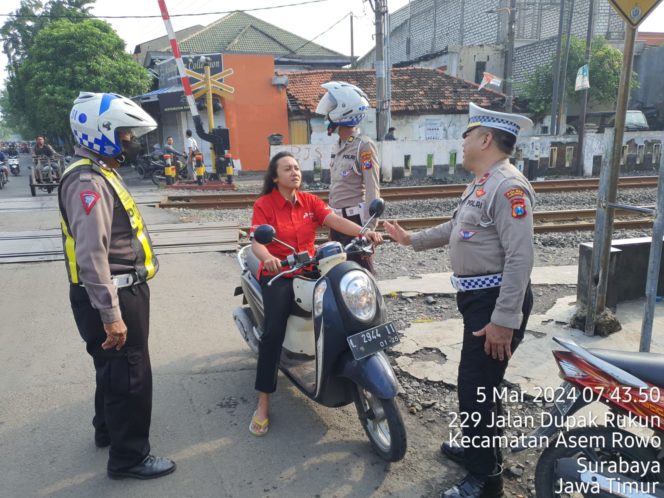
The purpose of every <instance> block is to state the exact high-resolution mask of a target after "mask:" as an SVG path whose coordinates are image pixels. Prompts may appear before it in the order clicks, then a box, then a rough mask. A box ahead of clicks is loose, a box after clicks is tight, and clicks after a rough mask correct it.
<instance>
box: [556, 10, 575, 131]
mask: <svg viewBox="0 0 664 498" xmlns="http://www.w3.org/2000/svg"><path fill="white" fill-rule="evenodd" d="M573 14H574V0H572V3H571V4H570V8H569V15H568V16H567V38H566V39H565V60H564V61H563V64H562V67H561V68H560V69H561V73H562V74H561V76H560V83H559V85H558V91H559V93H560V103H559V105H560V109H558V116H557V119H556V135H558V134H559V133H560V125H561V124H562V120H563V112H564V111H565V101H566V98H565V97H566V95H567V92H566V91H565V90H566V89H567V61H568V59H569V44H570V40H571V39H572V15H573Z"/></svg>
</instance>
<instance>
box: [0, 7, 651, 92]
mask: <svg viewBox="0 0 664 498" xmlns="http://www.w3.org/2000/svg"><path fill="white" fill-rule="evenodd" d="M302 1H306V0H224V1H223V2H220V1H215V0H166V6H167V8H168V10H169V13H170V15H171V16H174V15H176V14H191V13H198V14H201V13H206V12H220V11H222V10H223V11H231V10H236V9H237V10H246V9H252V8H257V7H266V6H276V5H285V4H295V3H301V2H302ZM408 1H409V0H388V9H389V11H390V12H393V11H395V10H397V9H399V8H401V7H403V6H404V5H407V4H408ZM498 1H499V0H496V3H498ZM601 1H608V0H601ZM20 3H21V2H20V0H2V2H0V14H10V13H12V12H14V11H15V10H16V9H17V8H18V6H19V5H20ZM349 12H352V13H353V14H354V16H355V21H354V23H355V26H354V45H355V55H356V56H362V55H364V54H365V53H367V52H368V51H369V50H371V48H372V47H373V45H374V40H373V35H374V32H375V28H374V25H373V19H374V14H373V11H372V10H371V7H370V5H369V3H368V2H367V1H366V0H325V1H323V2H320V3H314V4H310V5H301V6H291V7H284V8H278V9H271V10H258V11H253V12H252V11H249V14H251V15H253V16H256V17H258V18H260V19H263V20H264V21H267V22H269V23H272V24H274V25H275V26H278V27H280V28H282V29H285V30H287V31H290V32H292V33H294V34H296V35H299V36H301V37H302V38H304V39H307V40H311V39H312V38H314V37H316V36H318V35H319V34H321V33H323V32H324V31H326V30H328V29H329V28H330V27H331V26H333V25H334V24H335V23H336V22H337V21H339V20H340V19H341V18H342V17H344V16H345V15H346V14H348V13H349ZM92 13H93V14H94V15H96V16H120V15H129V16H131V15H157V16H159V6H158V3H157V0H97V2H96V4H95V7H94V8H93V10H92ZM223 15H225V14H213V15H206V16H203V15H197V16H193V15H187V16H186V17H174V18H173V19H172V22H173V27H174V29H175V30H176V31H177V30H179V29H183V28H186V27H189V26H193V25H196V24H202V25H204V26H205V25H207V24H210V23H211V22H213V21H215V20H217V19H219V18H220V17H223ZM6 19H7V18H6V17H0V25H1V24H3V23H4V22H5V21H6ZM106 21H107V22H109V23H110V24H111V25H112V26H113V28H114V29H115V31H116V32H117V33H118V35H119V36H120V37H121V38H122V39H123V40H125V42H126V45H127V51H128V52H133V50H134V47H135V46H136V45H137V44H139V43H142V42H145V41H148V40H151V39H154V38H158V37H160V36H163V35H165V34H166V30H165V27H164V23H163V21H162V19H161V17H157V18H153V19H106ZM639 30H640V31H660V32H661V31H664V2H663V3H661V4H660V5H659V6H658V7H657V8H656V9H655V11H653V12H652V13H651V14H650V16H649V17H648V18H647V19H646V20H645V21H644V22H643V24H641V26H640V27H639ZM315 42H316V43H318V44H320V45H323V46H325V47H327V48H329V49H332V50H335V51H337V52H340V53H342V54H346V55H350V21H349V20H348V19H345V20H343V21H342V22H341V23H339V24H337V25H336V26H334V27H332V28H331V29H330V30H329V31H328V32H327V33H325V34H323V35H322V36H320V37H319V38H317V39H316V40H315ZM6 63H7V60H6V58H5V56H4V54H0V76H1V78H0V79H2V80H4V78H5V72H4V68H5V65H6Z"/></svg>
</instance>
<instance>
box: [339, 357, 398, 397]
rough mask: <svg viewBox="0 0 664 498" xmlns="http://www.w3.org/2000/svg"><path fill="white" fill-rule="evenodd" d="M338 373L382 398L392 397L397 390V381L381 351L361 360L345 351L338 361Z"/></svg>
mask: <svg viewBox="0 0 664 498" xmlns="http://www.w3.org/2000/svg"><path fill="white" fill-rule="evenodd" d="M338 375H339V377H345V378H347V379H349V380H351V381H352V382H354V383H355V384H357V385H358V386H360V387H361V388H362V389H364V390H365V391H368V392H370V393H372V394H374V395H375V396H377V397H379V398H382V399H391V398H394V397H395V396H396V395H397V393H398V391H399V382H398V381H397V378H396V376H395V375H394V371H393V370H392V367H391V366H390V362H389V360H388V359H387V356H385V353H383V352H380V353H376V354H373V355H371V356H367V357H366V358H362V359H361V360H356V359H355V358H353V355H352V353H351V352H350V351H347V352H345V353H344V354H343V355H342V357H341V361H340V362H339V373H338Z"/></svg>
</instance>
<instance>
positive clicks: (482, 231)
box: [384, 103, 535, 498]
mask: <svg viewBox="0 0 664 498" xmlns="http://www.w3.org/2000/svg"><path fill="white" fill-rule="evenodd" d="M469 114H470V119H469V123H468V127H467V129H466V131H465V132H464V134H463V138H464V142H463V153H464V157H463V166H464V168H466V169H467V170H468V171H470V172H471V173H473V174H474V176H475V179H474V180H473V182H472V183H470V184H469V185H468V187H467V188H466V190H465V192H464V193H463V195H462V196H461V199H460V201H459V205H458V206H457V208H456V209H455V210H454V213H453V215H452V219H451V220H450V221H448V222H447V223H443V224H442V225H439V226H437V227H434V228H431V229H428V230H424V231H421V232H418V233H414V234H411V233H409V232H407V231H406V230H404V229H403V228H401V227H400V226H399V225H398V224H397V223H389V222H387V221H386V222H384V226H385V230H386V232H387V233H388V234H389V235H390V236H391V237H392V238H393V239H394V240H396V241H397V242H399V243H401V244H403V245H412V246H413V249H415V250H416V251H421V250H424V249H431V248H434V247H440V246H443V245H446V244H449V246H450V260H451V266H452V270H453V271H454V275H453V277H452V284H453V286H454V287H455V288H456V289H457V291H458V293H457V305H458V308H459V311H460V312H461V314H462V315H463V323H464V335H463V347H462V350H461V362H460V364H459V374H458V383H457V385H458V390H457V392H458V397H459V412H460V415H461V414H469V415H471V417H472V414H473V413H477V414H479V417H480V422H479V424H477V426H476V425H475V423H474V422H469V423H468V424H464V427H463V436H464V437H466V436H467V437H469V438H471V439H465V440H467V441H473V444H468V445H464V446H463V447H459V446H456V445H453V444H450V443H447V442H445V443H443V445H442V447H441V451H442V452H443V454H444V455H446V456H448V457H449V458H451V459H452V460H454V461H456V462H457V463H460V464H462V465H464V466H465V467H466V469H467V471H468V474H467V475H466V476H465V477H464V478H463V480H461V481H460V482H459V483H458V484H457V485H456V486H454V487H452V488H451V489H449V490H447V491H445V492H444V493H443V495H442V496H443V498H461V497H463V498H479V497H482V498H491V497H499V496H502V495H503V480H502V465H501V464H502V454H501V450H500V447H499V446H498V445H497V444H496V443H495V441H496V439H497V438H495V436H497V435H499V429H497V428H495V425H494V424H493V423H492V422H493V421H494V420H495V416H496V414H500V413H501V410H502V407H501V406H500V399H495V397H494V395H493V394H494V388H496V387H497V386H498V385H499V384H500V382H501V381H502V380H503V377H504V374H505V369H506V368H507V363H508V361H509V359H510V358H511V356H512V354H513V353H514V350H515V349H516V347H517V346H518V345H519V343H520V342H521V340H522V339H523V334H524V331H525V328H526V323H527V321H528V316H529V315H530V311H531V309H532V305H533V295H532V291H531V289H530V273H531V271H532V267H533V258H534V247H533V205H534V200H535V195H534V192H533V189H532V187H531V186H530V184H529V183H528V180H526V178H525V177H524V176H523V175H522V174H521V173H520V172H519V171H518V170H517V169H516V168H515V167H514V166H512V165H511V164H510V162H509V158H510V156H511V155H512V152H513V149H514V145H515V143H516V139H517V136H518V134H519V132H520V131H524V130H528V129H530V128H531V127H532V122H531V121H530V120H529V119H528V118H525V117H523V116H519V115H517V114H507V113H502V112H495V111H490V110H486V109H482V108H481V107H478V106H476V105H474V104H472V103H471V104H470V112H469ZM463 417H465V415H462V416H461V420H464V418H463ZM475 417H477V415H475ZM468 420H469V421H470V420H475V419H473V418H469V419H468ZM481 443H488V445H489V446H490V447H483V446H486V444H481Z"/></svg>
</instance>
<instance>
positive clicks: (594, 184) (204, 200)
mask: <svg viewBox="0 0 664 498" xmlns="http://www.w3.org/2000/svg"><path fill="white" fill-rule="evenodd" d="M657 181H658V177H656V176H630V177H622V178H620V181H619V184H618V186H619V187H620V188H647V187H656V186H657ZM532 185H533V188H534V189H535V192H569V191H578V190H597V188H599V179H598V178H575V179H567V180H546V181H539V182H532ZM465 188H466V185H460V184H454V185H425V186H413V187H386V188H382V189H381V190H380V193H381V196H382V197H383V199H385V200H388V201H403V200H415V199H443V198H450V197H459V196H460V195H461V194H462V193H463V191H464V190H465ZM312 193H314V194H316V195H318V196H319V197H320V198H321V199H323V200H325V201H326V200H328V197H329V191H328V190H318V191H312ZM256 199H258V194H236V193H226V194H203V195H169V196H168V197H167V199H166V200H165V201H162V202H160V203H159V207H162V208H186V209H241V208H247V207H251V206H253V204H254V202H256Z"/></svg>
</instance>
